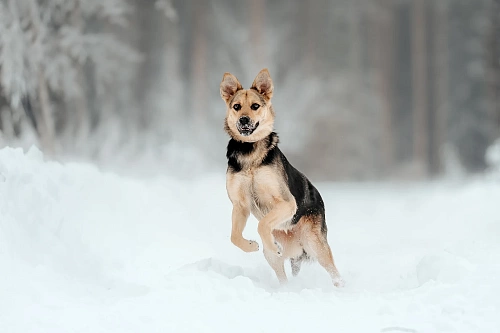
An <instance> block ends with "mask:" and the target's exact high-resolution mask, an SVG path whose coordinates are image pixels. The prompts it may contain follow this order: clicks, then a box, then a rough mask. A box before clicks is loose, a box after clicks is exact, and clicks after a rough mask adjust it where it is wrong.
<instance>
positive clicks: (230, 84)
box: [220, 73, 243, 103]
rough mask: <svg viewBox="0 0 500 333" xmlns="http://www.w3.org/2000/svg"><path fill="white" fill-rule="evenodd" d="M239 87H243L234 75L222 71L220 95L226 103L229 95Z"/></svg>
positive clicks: (232, 94)
mask: <svg viewBox="0 0 500 333" xmlns="http://www.w3.org/2000/svg"><path fill="white" fill-rule="evenodd" d="M240 89H243V87H242V86H241V84H240V81H238V79H237V78H236V76H234V75H233V74H231V73H224V76H223V77H222V82H221V83H220V97H222V99H223V100H224V101H225V102H226V103H228V102H229V100H230V99H231V97H233V96H234V94H236V92H237V91H238V90H240Z"/></svg>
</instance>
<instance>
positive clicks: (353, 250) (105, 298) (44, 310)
mask: <svg viewBox="0 0 500 333" xmlns="http://www.w3.org/2000/svg"><path fill="white" fill-rule="evenodd" d="M317 185H318V188H319V190H320V191H321V193H322V195H323V198H324V200H325V203H326V206H327V207H326V208H327V221H328V225H329V242H330V244H331V247H332V251H333V254H334V257H335V259H336V265H337V267H338V268H339V270H340V272H341V274H342V275H343V277H344V279H345V280H346V286H345V287H344V288H342V289H338V288H335V287H333V285H332V284H331V281H330V278H329V276H328V274H327V273H326V272H325V271H324V270H323V269H322V268H321V267H320V266H319V265H318V264H316V263H314V264H311V265H306V266H304V267H303V269H302V271H301V272H300V274H299V275H298V276H297V277H295V278H294V277H291V274H290V268H289V267H287V273H288V275H289V277H290V282H289V283H288V285H286V286H279V284H278V282H277V279H276V276H275V275H274V273H273V272H272V270H271V268H270V267H269V266H268V264H267V263H266V261H265V259H264V257H263V255H262V253H261V252H256V253H251V254H248V253H243V252H242V251H241V250H239V249H238V248H236V247H235V246H233V245H232V244H231V242H230V240H229V233H230V225H231V223H230V216H231V205H230V202H229V199H227V196H226V192H225V179H224V171H223V170H221V173H220V174H217V175H207V176H205V177H203V178H198V179H191V180H182V181H181V180H177V179H171V178H168V177H163V178H156V179H142V180H141V179H133V178H124V177H120V176H117V175H115V174H111V173H105V172H102V171H100V170H99V169H97V168H96V167H95V166H92V165H85V164H76V163H67V164H59V163H56V162H50V161H44V157H43V156H42V154H41V153H40V152H39V151H38V150H37V149H36V148H32V149H30V150H29V151H28V152H26V153H24V152H23V151H22V150H21V149H12V148H4V149H2V150H0V267H2V274H1V275H0V295H1V297H0V332H9V333H13V332H23V333H25V332H51V333H53V332H92V333H97V332H235V331H237V332H306V331H307V332H314V331H318V332H334V331H335V332H498V331H499V330H500V317H499V316H498V314H499V313H500V300H499V296H500V279H499V278H498V277H499V276H500V264H499V263H500V243H499V242H498V240H499V236H500V210H499V209H498V208H499V202H500V201H499V199H500V182H498V181H495V180H492V179H489V178H486V177H484V178H481V177H477V178H476V179H470V180H467V181H463V182H456V181H455V182H444V181H441V182H434V183H427V184H421V183H420V184H414V183H412V184H409V183H407V184H327V183H324V184H317ZM256 226H257V224H256V221H255V220H254V219H252V220H251V221H249V223H248V225H247V230H246V231H245V236H246V237H248V238H250V239H256V240H259V238H258V235H257V232H256V229H257V228H256Z"/></svg>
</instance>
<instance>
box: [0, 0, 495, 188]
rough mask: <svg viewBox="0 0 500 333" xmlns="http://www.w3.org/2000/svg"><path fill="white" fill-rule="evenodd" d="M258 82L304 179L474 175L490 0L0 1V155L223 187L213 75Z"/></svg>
mask: <svg viewBox="0 0 500 333" xmlns="http://www.w3.org/2000/svg"><path fill="white" fill-rule="evenodd" d="M263 67H268V68H269V70H270V72H271V76H272V77H273V80H274V85H275V94H274V96H275V97H274V98H273V100H274V107H275V110H276V114H277V121H276V126H275V127H276V130H277V132H278V133H279V134H280V136H281V142H282V144H281V148H282V150H283V151H284V152H285V154H286V155H287V156H288V158H289V159H290V160H291V162H292V163H293V164H294V165H295V166H296V167H297V168H299V169H301V170H302V171H304V172H305V173H307V174H308V175H309V176H310V177H311V178H312V179H316V180H370V179H427V178H431V177H436V176H440V175H446V174H450V173H457V172H480V171H482V170H485V169H486V168H487V167H488V165H487V161H486V159H485V152H486V149H487V148H488V147H489V146H490V145H491V144H492V143H493V142H494V140H495V139H496V138H498V137H499V136H500V1H499V0H371V1H370V0H329V1H328V0H311V1H303V0H273V1H271V0H252V1H233V0H171V1H170V0H0V146H6V145H11V146H29V145H31V144H37V145H38V146H39V147H41V149H42V150H43V151H44V152H45V153H46V154H48V155H50V156H52V157H54V158H60V159H61V158H63V159H64V158H71V159H81V160H91V161H94V162H96V163H99V164H101V165H105V166H115V167H118V166H119V167H121V168H122V169H127V168H130V169H133V168H142V169H143V170H148V172H163V173H165V174H171V175H179V176H182V175H184V176H185V175H190V174H192V173H193V172H194V173H198V172H203V171H216V172H221V173H223V172H224V170H225V166H224V165H225V163H226V160H225V146H226V142H227V140H228V138H227V136H226V134H225V133H224V131H223V126H222V124H223V118H224V115H225V105H224V103H223V101H222V100H221V98H220V96H219V83H220V80H221V78H222V74H223V73H224V72H226V71H229V72H231V73H233V74H235V75H236V76H237V77H238V78H239V79H240V81H241V82H242V84H243V85H244V86H245V87H248V86H249V85H250V84H251V82H252V80H253V78H254V77H255V75H256V74H257V72H258V71H259V70H260V69H261V68H263Z"/></svg>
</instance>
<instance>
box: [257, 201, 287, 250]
mask: <svg viewBox="0 0 500 333" xmlns="http://www.w3.org/2000/svg"><path fill="white" fill-rule="evenodd" d="M296 211H297V204H296V203H295V201H292V200H290V201H280V202H278V203H276V204H275V206H274V207H273V209H272V210H271V211H270V212H269V213H267V215H266V216H264V218H263V219H262V220H260V221H259V226H258V231H259V235H260V238H261V239H262V245H263V246H264V249H265V250H266V251H268V252H270V253H273V254H275V255H277V256H279V257H280V256H281V255H282V250H281V249H280V248H279V247H278V246H277V244H276V243H275V241H274V236H273V230H274V229H276V227H277V226H279V225H280V224H282V223H285V222H286V221H289V220H290V219H291V218H292V217H293V215H294V214H295V212H296Z"/></svg>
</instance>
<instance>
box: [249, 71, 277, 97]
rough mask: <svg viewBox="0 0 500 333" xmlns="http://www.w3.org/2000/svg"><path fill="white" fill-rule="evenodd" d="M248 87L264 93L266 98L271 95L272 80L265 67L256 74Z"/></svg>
mask: <svg viewBox="0 0 500 333" xmlns="http://www.w3.org/2000/svg"><path fill="white" fill-rule="evenodd" d="M250 89H255V90H257V91H258V92H259V94H262V95H264V97H266V98H267V99H268V100H269V99H271V97H273V91H274V86H273V80H272V79H271V75H270V74H269V71H268V70H267V68H264V69H263V70H261V71H260V72H259V74H257V76H256V77H255V80H253V83H252V87H250Z"/></svg>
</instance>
